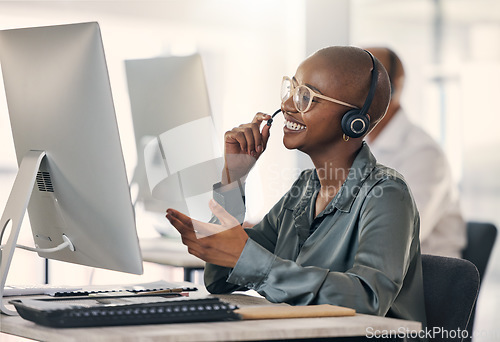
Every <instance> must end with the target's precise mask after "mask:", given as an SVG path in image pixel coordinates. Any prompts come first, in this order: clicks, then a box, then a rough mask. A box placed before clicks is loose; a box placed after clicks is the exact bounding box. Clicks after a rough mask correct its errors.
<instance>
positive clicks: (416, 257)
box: [205, 143, 426, 327]
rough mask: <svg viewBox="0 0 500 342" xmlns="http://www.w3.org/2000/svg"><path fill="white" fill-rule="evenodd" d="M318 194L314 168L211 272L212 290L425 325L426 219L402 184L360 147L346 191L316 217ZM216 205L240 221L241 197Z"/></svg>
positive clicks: (232, 194) (226, 196)
mask: <svg viewBox="0 0 500 342" xmlns="http://www.w3.org/2000/svg"><path fill="white" fill-rule="evenodd" d="M319 189H320V183H319V179H318V175H317V172H316V170H315V169H312V170H306V171H303V172H302V173H301V175H300V176H299V178H298V179H297V180H296V181H295V183H294V184H293V186H292V187H291V189H290V190H289V191H288V193H286V194H285V195H284V196H283V197H282V198H281V199H280V201H279V202H278V203H276V205H275V206H274V207H273V208H272V209H271V211H269V213H268V214H267V215H266V216H265V217H264V219H263V220H262V222H260V223H259V224H257V225H256V226H254V227H253V228H249V229H246V232H247V233H248V235H249V237H250V238H249V239H248V241H247V243H246V245H245V248H244V249H243V252H242V253H241V256H240V258H239V259H238V262H237V264H236V266H235V267H234V269H230V268H225V267H221V266H217V265H213V264H207V265H206V269H205V286H206V287H207V289H208V291H210V292H211V293H229V292H232V291H236V290H245V289H254V290H256V291H257V292H258V293H260V294H261V295H263V296H264V297H265V298H267V299H268V300H269V301H271V302H286V303H289V304H292V305H308V304H325V303H327V304H334V305H340V306H345V307H349V308H353V309H355V310H356V312H359V313H366V314H373V315H379V316H389V317H396V318H402V319H408V320H414V321H420V322H422V324H423V326H424V327H425V324H426V318H425V308H424V296H423V284H422V266H421V259H420V244H419V215H418V211H417V209H416V206H415V203H414V201H413V198H412V195H411V193H410V190H409V189H408V187H407V185H406V183H405V181H404V179H403V177H402V176H401V175H400V174H398V173H397V172H396V171H394V170H392V169H390V168H387V167H385V166H382V165H380V164H377V162H376V160H375V157H374V156H373V155H372V154H371V152H370V149H369V147H368V145H366V144H365V143H363V146H362V148H361V149H360V151H359V153H358V155H357V156H356V159H355V160H354V163H353V165H352V167H351V169H350V171H349V174H348V176H347V179H346V181H345V182H344V184H343V185H342V187H341V189H340V190H339V192H338V193H337V195H336V196H335V198H334V199H333V200H332V201H331V202H330V203H329V204H328V205H327V207H326V208H325V210H324V211H323V212H322V213H320V214H319V215H318V216H317V217H314V213H315V198H316V196H317V194H318V190H319ZM238 197H239V199H238ZM214 198H215V199H216V200H217V201H218V202H219V203H220V204H221V205H222V206H224V207H225V208H226V210H228V211H229V212H230V213H231V214H233V215H234V216H235V217H237V218H239V219H240V220H241V219H242V215H243V213H242V208H241V206H237V205H235V203H241V193H240V192H239V191H237V190H236V191H234V190H233V191H229V192H226V193H220V192H217V191H215V192H214ZM240 222H241V221H240Z"/></svg>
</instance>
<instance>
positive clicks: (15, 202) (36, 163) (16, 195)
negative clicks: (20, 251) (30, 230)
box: [0, 151, 45, 315]
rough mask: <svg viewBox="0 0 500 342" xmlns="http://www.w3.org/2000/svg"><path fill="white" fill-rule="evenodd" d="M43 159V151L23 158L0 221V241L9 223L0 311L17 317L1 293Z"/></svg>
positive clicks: (1, 270) (2, 252) (3, 252)
mask: <svg viewBox="0 0 500 342" xmlns="http://www.w3.org/2000/svg"><path fill="white" fill-rule="evenodd" d="M44 157H45V151H29V152H28V153H27V154H26V156H24V158H23V159H22V161H21V165H20V166H19V171H18V172H17V176H16V179H15V181H14V185H13V186H12V191H11V192H10V196H9V199H8V200H7V204H6V205H5V210H4V212H3V215H2V219H1V220H0V229H1V234H0V241H1V240H2V239H1V238H2V237H3V235H4V233H5V232H6V230H7V226H8V225H9V223H11V232H10V235H9V239H8V241H7V243H6V244H5V247H4V248H3V249H2V250H0V260H1V267H0V277H1V279H0V280H1V283H0V310H1V311H2V312H3V313H4V314H7V315H17V312H16V311H14V310H9V309H7V308H6V307H5V305H4V302H3V292H4V287H5V282H6V281H7V274H8V272H9V267H10V264H11V262H12V257H13V255H14V250H15V249H16V244H17V239H18V238H19V231H20V230H21V223H22V222H23V218H24V214H25V213H26V209H27V208H28V203H29V201H30V198H31V193H32V191H33V186H34V185H35V179H36V174H37V172H38V169H39V168H40V164H41V163H42V160H43V158H44Z"/></svg>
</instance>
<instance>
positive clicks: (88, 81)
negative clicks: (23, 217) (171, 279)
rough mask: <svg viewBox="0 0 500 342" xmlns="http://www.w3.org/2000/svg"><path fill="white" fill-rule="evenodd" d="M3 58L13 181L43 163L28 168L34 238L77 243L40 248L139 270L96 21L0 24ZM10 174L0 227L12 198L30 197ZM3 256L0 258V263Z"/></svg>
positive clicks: (61, 256) (53, 255)
mask: <svg viewBox="0 0 500 342" xmlns="http://www.w3.org/2000/svg"><path fill="white" fill-rule="evenodd" d="M0 65H1V68H2V74H3V79H4V86H5V93H6V99H7V106H8V111H9V116H10V122H11V128H12V134H13V138H14V145H15V150H16V155H17V161H18V164H19V166H20V169H19V173H18V178H17V179H16V182H17V183H22V182H26V179H21V177H20V174H21V172H24V171H26V169H28V173H29V172H30V170H29V168H30V167H31V168H33V166H29V165H28V166H26V165H27V164H28V162H26V160H28V159H29V156H30V155H33V154H37V153H39V152H40V151H42V152H43V154H40V155H39V156H40V163H39V167H38V164H36V168H37V169H36V170H31V172H34V173H35V174H36V179H35V183H34V186H33V189H32V190H30V194H28V196H27V197H28V198H30V199H29V205H28V214H29V219H30V224H31V229H32V232H33V239H34V243H35V245H36V246H38V247H40V248H52V247H55V246H57V245H59V244H61V243H62V242H63V241H64V240H63V236H66V237H67V238H69V240H70V241H71V243H72V244H73V246H74V251H72V250H70V249H69V248H64V249H62V250H60V251H56V252H50V253H49V252H39V255H40V256H42V257H45V258H49V259H56V260H61V261H66V262H70V263H76V264H82V265H87V266H92V267H98V268H105V269H110V270H116V271H123V272H129V273H134V274H141V273H142V271H143V268H142V258H141V252H140V248H139V242H138V238H137V232H136V226H135V216H134V211H133V206H132V202H131V196H130V191H129V185H128V180H127V175H126V170H125V163H124V159H123V154H122V147H121V143H120V137H119V133H118V126H117V121H116V117H115V111H114V105H113V99H112V94H111V88H110V82H109V77H108V71H107V65H106V60H105V55H104V49H103V44H102V40H101V33H100V28H99V25H98V24H97V23H95V22H92V23H81V24H70V25H58V26H47V27H36V28H25V29H12V30H3V31H0ZM28 181H29V180H28ZM16 182H15V183H14V187H13V191H12V193H11V196H10V197H9V200H8V203H7V206H6V209H5V211H4V214H3V216H2V223H1V224H2V225H5V224H6V223H7V222H8V221H10V220H12V221H14V220H15V218H13V217H11V216H12V215H14V216H16V215H18V214H17V212H16V210H17V209H16V208H14V209H15V210H12V208H13V207H16V204H15V202H16V198H17V199H19V197H21V199H22V197H23V196H24V197H26V195H25V194H22V193H20V191H19V190H18V189H19V187H20V186H17V185H16ZM21 185H22V184H21ZM29 195H31V197H29ZM21 202H22V201H21ZM13 203H14V204H13ZM9 205H10V207H9ZM19 208H20V210H21V211H22V208H21V206H19ZM17 211H19V210H17ZM13 212H15V213H14V214H13ZM23 214H24V213H23ZM0 228H2V229H3V228H4V227H1V226H0ZM4 238H5V237H4ZM2 243H5V241H3V242H2ZM4 252H5V250H4ZM4 256H5V253H4ZM4 259H5V258H4ZM4 263H5V260H3V259H2V270H4V266H5V265H4ZM4 281H5V280H4Z"/></svg>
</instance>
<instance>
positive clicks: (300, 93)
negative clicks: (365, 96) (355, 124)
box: [281, 76, 359, 113]
mask: <svg viewBox="0 0 500 342" xmlns="http://www.w3.org/2000/svg"><path fill="white" fill-rule="evenodd" d="M290 97H293V104H294V105H295V108H296V109H297V111H299V112H301V113H305V112H307V111H308V110H309V109H310V108H311V105H312V103H313V99H314V98H315V97H318V98H320V99H323V100H327V101H330V102H333V103H337V104H340V105H342V106H346V107H349V108H354V109H359V107H357V106H355V105H352V104H349V103H347V102H344V101H340V100H337V99H334V98H331V97H328V96H325V95H323V94H320V93H317V92H315V91H314V90H312V89H311V88H309V87H308V86H306V85H303V84H301V85H299V86H296V87H295V86H294V85H293V81H292V79H291V78H290V77H288V76H283V79H282V81H281V102H282V103H285V101H286V100H288V99H289V98H290ZM306 99H307V100H306ZM304 106H305V108H304Z"/></svg>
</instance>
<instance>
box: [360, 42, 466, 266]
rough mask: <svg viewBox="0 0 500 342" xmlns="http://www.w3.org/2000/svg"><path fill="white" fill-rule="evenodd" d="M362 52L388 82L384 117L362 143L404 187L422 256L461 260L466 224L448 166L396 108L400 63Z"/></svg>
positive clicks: (378, 50) (386, 52)
mask: <svg viewBox="0 0 500 342" xmlns="http://www.w3.org/2000/svg"><path fill="white" fill-rule="evenodd" d="M366 50H368V51H370V52H371V53H372V54H373V55H374V56H375V57H376V58H377V59H378V60H379V61H380V62H381V63H382V64H383V65H384V67H385V68H386V70H387V73H388V75H389V80H390V82H391V101H390V103H389V108H388V109H387V113H386V115H385V117H384V119H383V120H381V121H380V122H379V124H378V125H377V126H375V128H374V129H373V130H372V131H371V132H370V134H368V135H367V137H366V141H367V142H368V145H369V146H370V149H371V151H372V152H373V154H374V156H375V158H377V161H378V162H379V163H381V164H383V165H386V166H389V167H391V168H393V169H395V170H397V171H399V172H400V173H401V174H402V175H403V176H404V178H405V180H406V182H407V183H408V185H409V186H410V189H411V191H412V194H413V197H414V198H415V201H416V203H417V208H418V211H419V213H420V244H421V249H422V254H435V255H442V256H448V257H461V255H462V249H463V248H464V247H465V245H466V225H465V222H464V219H463V217H462V214H461V211H460V204H459V193H458V188H457V186H456V183H455V182H454V180H453V177H452V173H451V168H450V165H449V162H448V160H447V158H446V156H445V154H444V152H443V150H442V149H441V147H440V146H439V144H438V143H437V142H436V141H435V140H434V139H433V138H432V137H431V136H430V135H429V134H428V133H426V132H425V131H424V130H423V129H422V128H420V127H419V126H417V125H415V124H414V123H412V122H411V121H410V120H409V118H408V116H407V115H406V113H405V111H404V109H403V108H402V107H401V102H400V101H401V95H402V92H403V85H404V80H405V71H404V68H403V63H402V62H401V60H400V58H399V57H398V56H397V55H396V53H394V51H392V50H391V49H389V48H386V47H369V48H366Z"/></svg>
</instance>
